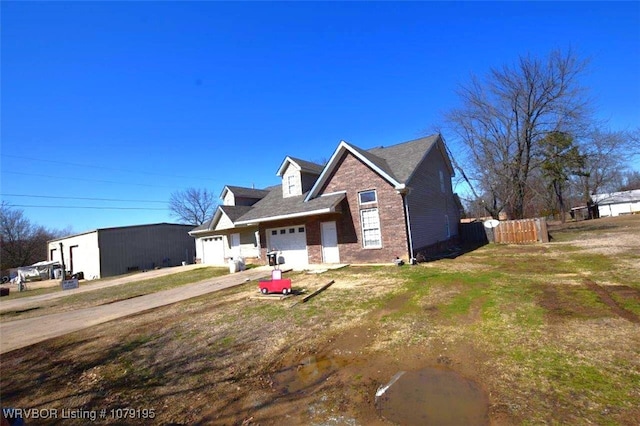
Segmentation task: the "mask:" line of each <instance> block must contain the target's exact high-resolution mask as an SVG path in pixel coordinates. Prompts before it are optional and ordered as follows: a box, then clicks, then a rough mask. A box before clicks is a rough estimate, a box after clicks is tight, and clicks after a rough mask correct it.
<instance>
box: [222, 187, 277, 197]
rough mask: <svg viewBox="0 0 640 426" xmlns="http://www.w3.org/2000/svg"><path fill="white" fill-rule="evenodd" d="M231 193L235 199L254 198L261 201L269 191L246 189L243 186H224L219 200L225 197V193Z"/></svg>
mask: <svg viewBox="0 0 640 426" xmlns="http://www.w3.org/2000/svg"><path fill="white" fill-rule="evenodd" d="M229 191H230V192H231V193H233V195H234V196H236V197H240V198H255V199H258V200H259V199H261V198H264V197H265V196H266V195H267V194H268V193H269V191H267V190H264V189H255V188H246V187H244V186H232V185H226V186H225V187H224V188H223V189H222V193H221V194H220V198H224V197H225V195H227V192H229Z"/></svg>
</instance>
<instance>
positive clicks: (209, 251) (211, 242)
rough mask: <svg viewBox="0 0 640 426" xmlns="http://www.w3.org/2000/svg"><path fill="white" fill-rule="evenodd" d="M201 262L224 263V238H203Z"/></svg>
mask: <svg viewBox="0 0 640 426" xmlns="http://www.w3.org/2000/svg"><path fill="white" fill-rule="evenodd" d="M202 251H203V262H202V263H204V264H207V265H224V264H225V262H224V240H223V238H222V237H209V238H205V239H204V242H203V247H202Z"/></svg>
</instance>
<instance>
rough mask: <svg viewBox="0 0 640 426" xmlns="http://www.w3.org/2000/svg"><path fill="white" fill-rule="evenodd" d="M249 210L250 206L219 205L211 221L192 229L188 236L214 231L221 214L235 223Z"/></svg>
mask: <svg viewBox="0 0 640 426" xmlns="http://www.w3.org/2000/svg"><path fill="white" fill-rule="evenodd" d="M267 192H268V191H267ZM249 210H251V206H223V205H220V206H218V208H217V209H216V212H215V213H214V214H213V217H212V218H211V219H209V220H208V221H206V222H205V223H203V224H202V225H200V226H198V227H196V228H193V229H192V230H191V231H189V234H190V235H193V234H202V233H208V232H211V231H215V229H216V226H217V225H218V222H219V221H220V218H221V217H222V215H223V214H224V215H225V216H227V217H228V218H229V220H230V221H231V222H234V223H235V221H236V220H238V218H239V217H240V216H242V215H243V214H245V213H247V212H248V211H249Z"/></svg>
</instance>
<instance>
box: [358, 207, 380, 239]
mask: <svg viewBox="0 0 640 426" xmlns="http://www.w3.org/2000/svg"><path fill="white" fill-rule="evenodd" d="M360 219H361V224H362V246H363V247H364V248H380V247H382V238H381V236H380V217H379V216H378V209H367V210H362V211H360Z"/></svg>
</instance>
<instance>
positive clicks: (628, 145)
mask: <svg viewBox="0 0 640 426" xmlns="http://www.w3.org/2000/svg"><path fill="white" fill-rule="evenodd" d="M636 133H637V131H636ZM634 135H635V134H634V133H630V132H621V131H618V132H612V131H605V130H600V129H596V130H594V131H592V132H591V133H589V134H588V135H587V137H585V138H584V139H583V140H582V142H581V150H582V152H583V153H584V154H585V165H584V171H585V174H584V175H583V176H580V178H579V182H580V186H581V190H582V194H583V199H584V202H586V203H588V202H589V200H590V198H591V195H592V194H597V193H600V192H612V191H615V190H616V189H617V187H619V186H620V184H621V179H622V176H623V174H624V173H625V169H626V168H627V163H628V161H629V160H630V159H631V158H632V156H633V155H634V153H635V152H637V149H638V147H637V140H636V139H634Z"/></svg>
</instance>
